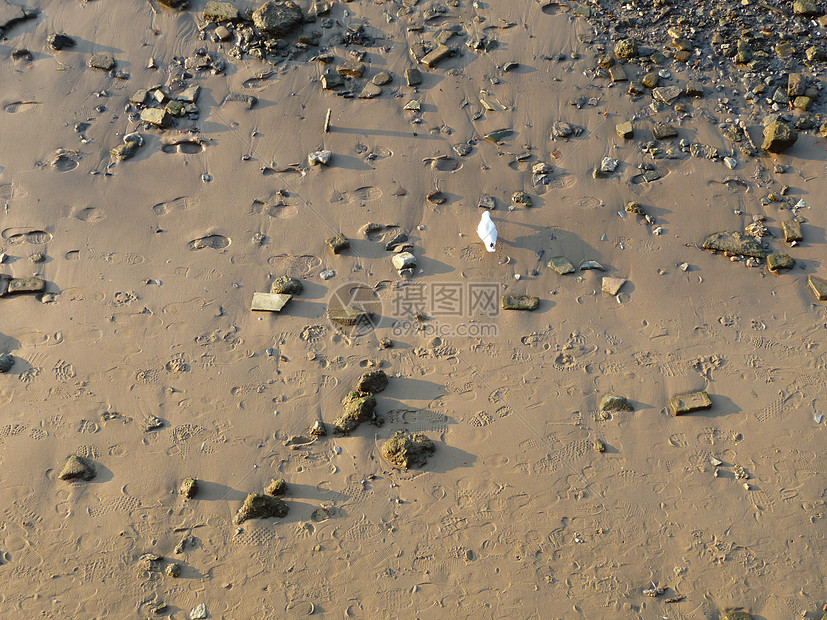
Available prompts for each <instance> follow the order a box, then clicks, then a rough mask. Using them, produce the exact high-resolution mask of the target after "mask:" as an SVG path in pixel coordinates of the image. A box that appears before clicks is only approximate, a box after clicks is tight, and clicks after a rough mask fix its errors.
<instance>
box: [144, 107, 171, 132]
mask: <svg viewBox="0 0 827 620" xmlns="http://www.w3.org/2000/svg"><path fill="white" fill-rule="evenodd" d="M141 121H143V122H144V123H148V124H150V125H155V126H156V127H160V128H161V129H165V128H167V127H169V125H170V123H171V122H172V117H171V116H170V115H169V113H168V112H167V111H166V110H163V109H161V108H147V109H145V110H141Z"/></svg>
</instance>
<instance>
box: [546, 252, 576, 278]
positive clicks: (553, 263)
mask: <svg viewBox="0 0 827 620" xmlns="http://www.w3.org/2000/svg"><path fill="white" fill-rule="evenodd" d="M548 266H549V268H550V269H553V270H554V271H556V272H557V273H558V274H560V275H561V276H564V275H566V274H567V273H574V265H572V264H571V261H570V260H569V259H568V258H566V257H565V256H558V257H556V258H552V259H551V260H550V261H549V263H548Z"/></svg>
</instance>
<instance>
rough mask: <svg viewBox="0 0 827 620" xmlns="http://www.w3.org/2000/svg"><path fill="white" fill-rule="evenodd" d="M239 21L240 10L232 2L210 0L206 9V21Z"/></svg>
mask: <svg viewBox="0 0 827 620" xmlns="http://www.w3.org/2000/svg"><path fill="white" fill-rule="evenodd" d="M237 19H238V9H237V8H235V6H234V5H233V4H231V3H230V2H216V1H215V0H210V1H209V2H207V4H206V6H205V7H204V21H207V22H230V21H235V20H237Z"/></svg>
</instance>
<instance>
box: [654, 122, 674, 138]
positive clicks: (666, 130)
mask: <svg viewBox="0 0 827 620" xmlns="http://www.w3.org/2000/svg"><path fill="white" fill-rule="evenodd" d="M652 134H653V135H654V136H655V138H656V139H657V140H666V139H667V138H675V137H677V135H678V130H677V129H675V128H674V127H672V125H669V124H667V123H655V126H654V127H653V128H652Z"/></svg>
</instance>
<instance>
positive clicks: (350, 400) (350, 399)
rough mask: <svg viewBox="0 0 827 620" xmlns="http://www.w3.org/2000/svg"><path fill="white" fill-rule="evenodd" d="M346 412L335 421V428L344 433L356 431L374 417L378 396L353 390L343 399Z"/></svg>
mask: <svg viewBox="0 0 827 620" xmlns="http://www.w3.org/2000/svg"><path fill="white" fill-rule="evenodd" d="M342 405H344V412H343V413H342V415H341V416H339V417H338V418H336V420H334V421H333V430H335V431H336V432H337V433H340V434H342V435H347V434H348V433H350V432H352V431H354V430H355V429H356V428H357V427H358V426H359V424H361V423H362V422H369V421H370V420H372V419H373V417H374V413H375V411H376V398H375V397H374V396H373V394H362V393H360V392H351V393H350V394H348V395H347V396H345V398H344V400H343V401H342Z"/></svg>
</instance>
